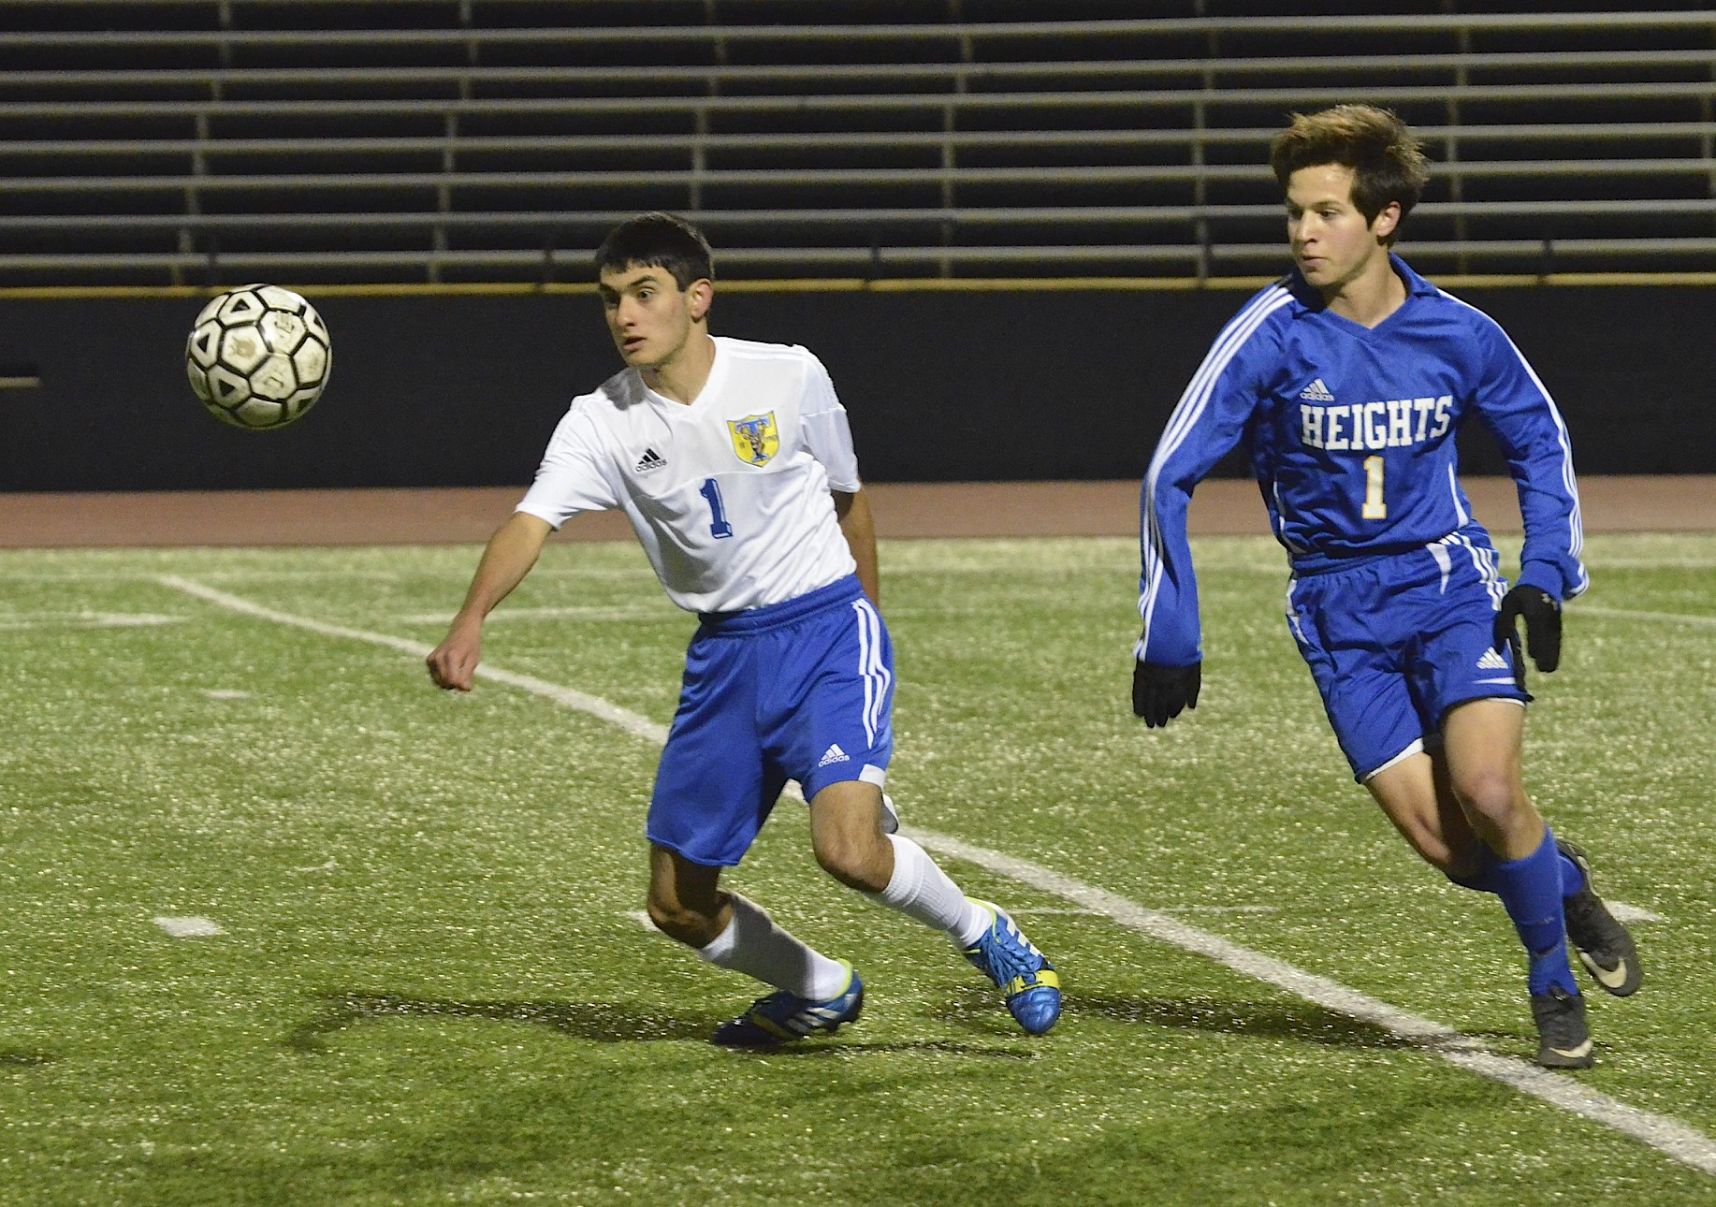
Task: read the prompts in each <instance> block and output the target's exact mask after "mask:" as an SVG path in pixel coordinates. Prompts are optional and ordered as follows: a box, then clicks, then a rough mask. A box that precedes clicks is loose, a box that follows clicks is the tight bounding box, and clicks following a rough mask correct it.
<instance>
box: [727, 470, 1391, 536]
mask: <svg viewBox="0 0 1716 1207" xmlns="http://www.w3.org/2000/svg"><path fill="white" fill-rule="evenodd" d="M1371 460H1372V461H1380V460H1382V458H1381V457H1372V458H1371ZM1380 480H1381V478H1380V475H1379V476H1378V481H1380ZM1378 489H1379V490H1380V489H1381V488H1380V487H1378ZM698 493H699V494H701V495H702V496H703V497H704V498H705V499H707V500H708V501H709V535H710V536H712V537H714V538H716V539H717V540H719V539H720V538H722V537H724V536H732V535H733V525H731V524H729V523H728V522H727V511H726V508H724V507H722V506H721V484H720V483H719V482H717V481H716V480H715V479H714V478H705V479H703V485H702V486H701V487H699V488H698Z"/></svg>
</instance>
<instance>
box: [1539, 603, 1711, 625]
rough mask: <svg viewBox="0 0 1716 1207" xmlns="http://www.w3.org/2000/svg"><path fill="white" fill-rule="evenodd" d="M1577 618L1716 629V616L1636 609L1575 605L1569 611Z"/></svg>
mask: <svg viewBox="0 0 1716 1207" xmlns="http://www.w3.org/2000/svg"><path fill="white" fill-rule="evenodd" d="M1569 610H1570V611H1571V612H1572V613H1573V614H1574V615H1575V616H1606V617H1612V618H1614V619H1616V620H1660V621H1662V622H1663V623H1665V624H1685V625H1691V626H1693V627H1694V628H1702V629H1708V628H1716V616H1694V615H1692V614H1691V613H1689V612H1641V611H1638V610H1637V609H1634V608H1599V607H1595V606H1593V605H1590V604H1582V603H1575V604H1573V605H1572V607H1571V608H1570V609H1569Z"/></svg>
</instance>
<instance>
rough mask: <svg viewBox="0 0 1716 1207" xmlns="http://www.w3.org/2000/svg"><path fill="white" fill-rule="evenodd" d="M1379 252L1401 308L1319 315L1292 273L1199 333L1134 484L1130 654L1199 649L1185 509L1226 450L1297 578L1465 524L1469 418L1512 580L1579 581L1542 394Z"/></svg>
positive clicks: (1566, 455)
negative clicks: (1459, 442) (1501, 523)
mask: <svg viewBox="0 0 1716 1207" xmlns="http://www.w3.org/2000/svg"><path fill="white" fill-rule="evenodd" d="M1391 259H1392V263H1393V266H1394V270H1395V272H1396V273H1398V274H1399V276H1400V278H1401V279H1402V281H1404V282H1405V284H1406V292H1407V297H1406V302H1405V304H1404V305H1402V306H1401V307H1400V308H1399V309H1398V310H1396V311H1395V312H1394V313H1393V314H1391V315H1389V317H1388V318H1386V319H1384V320H1383V321H1382V322H1381V323H1379V324H1378V325H1377V326H1376V327H1374V328H1366V327H1363V326H1360V325H1359V324H1357V323H1355V322H1352V321H1351V320H1349V319H1346V318H1343V317H1342V316H1340V315H1338V314H1334V313H1332V312H1330V311H1329V310H1327V309H1325V308H1324V306H1323V304H1322V301H1321V299H1320V298H1319V297H1318V295H1317V293H1316V291H1315V290H1313V289H1311V288H1310V287H1309V286H1308V285H1306V283H1305V282H1304V280H1303V278H1301V277H1300V276H1299V274H1298V273H1297V272H1293V273H1291V274H1289V275H1288V276H1286V277H1284V278H1282V279H1281V280H1280V281H1278V282H1277V283H1276V284H1274V285H1271V286H1269V287H1268V288H1267V289H1264V290H1262V291H1261V292H1259V293H1258V294H1256V295H1255V296H1254V297H1252V299H1251V300H1250V301H1249V302H1247V303H1246V305H1245V306H1244V307H1243V308H1242V309H1241V310H1240V311H1239V313H1238V314H1237V315H1236V316H1235V317H1234V318H1233V320H1232V321H1231V322H1229V323H1228V325H1227V326H1226V327H1225V328H1223V329H1222V332H1221V334H1220V335H1219V336H1217V337H1216V341H1215V343H1214V345H1213V346H1212V347H1211V349H1210V351H1209V354H1208V355H1207V356H1206V357H1205V358H1204V362H1203V364H1202V365H1200V366H1199V367H1198V371H1197V373H1196V374H1195V375H1194V376H1193V377H1192V381H1191V384H1190V385H1188V386H1187V387H1186V391H1185V393H1184V394H1183V395H1181V397H1180V401H1179V405H1178V406H1176V407H1175V409H1174V413H1173V415H1172V417H1170V418H1169V420H1168V426H1167V428H1166V429H1165V430H1164V431H1163V433H1162V438H1161V441H1160V443H1159V444H1158V445H1157V447H1156V454H1155V456H1154V457H1153V458H1152V459H1151V462H1150V470H1149V473H1148V474H1147V476H1146V477H1145V479H1144V487H1143V492H1142V500H1141V502H1142V513H1143V514H1142V522H1141V525H1140V542H1139V543H1140V545H1141V548H1142V553H1143V573H1142V575H1141V577H1140V579H1139V600H1138V610H1139V613H1140V614H1141V616H1142V617H1143V621H1144V635H1143V637H1142V638H1141V639H1140V641H1139V644H1138V656H1139V657H1140V658H1142V659H1143V660H1144V661H1147V662H1153V663H1159V664H1162V665H1166V666H1185V665H1188V664H1190V663H1192V662H1196V661H1199V660H1200V659H1201V658H1202V656H1203V654H1202V650H1201V647H1200V637H1199V626H1198V589H1197V580H1196V577H1195V576H1194V575H1193V573H1192V561H1191V550H1190V547H1189V545H1188V544H1187V540H1186V508H1187V505H1188V504H1189V503H1190V501H1191V496H1192V490H1193V488H1194V487H1195V486H1196V485H1197V484H1198V483H1199V482H1200V481H1202V480H1203V478H1204V475H1206V474H1208V473H1209V472H1210V470H1211V469H1212V468H1214V466H1215V464H1216V463H1217V462H1218V461H1220V460H1221V459H1222V457H1224V456H1225V455H1227V453H1229V452H1230V451H1232V450H1233V449H1234V448H1235V447H1236V446H1238V445H1240V444H1242V443H1243V444H1244V446H1245V448H1246V450H1247V452H1248V453H1249V455H1250V460H1251V465H1252V470H1253V472H1254V474H1255V475H1256V478H1257V484H1258V486H1259V488H1260V489H1261V490H1262V492H1263V501H1264V505H1265V506H1266V507H1267V508H1268V511H1269V520H1270V525H1271V528H1272V529H1273V531H1274V533H1275V536H1276V539H1278V540H1279V541H1280V542H1281V544H1282V545H1283V546H1284V547H1285V548H1286V550H1287V553H1288V556H1289V560H1290V561H1291V562H1292V565H1293V567H1294V569H1295V570H1296V571H1300V572H1307V573H1314V572H1316V571H1318V570H1322V569H1327V568H1328V567H1329V566H1331V565H1334V564H1339V563H1344V562H1346V561H1348V560H1349V559H1352V558H1357V557H1371V556H1379V555H1387V554H1394V553H1401V552H1405V551H1407V550H1411V549H1418V548H1423V547H1424V546H1425V545H1427V544H1430V543H1431V542H1434V541H1436V540H1439V539H1440V538H1442V537H1444V536H1446V535H1447V534H1449V533H1450V532H1454V531H1457V530H1459V529H1461V528H1466V527H1468V526H1470V525H1473V524H1474V523H1475V521H1474V520H1473V519H1472V515H1471V507H1470V505H1469V503H1468V501H1467V499H1466V494H1465V491H1463V490H1462V489H1461V488H1460V483H1459V480H1458V478H1457V476H1456V472H1455V471H1456V461H1457V454H1456V451H1455V445H1454V434H1455V432H1456V430H1457V429H1458V428H1459V426H1460V424H1461V423H1462V422H1464V420H1465V419H1466V417H1467V415H1469V414H1472V413H1474V412H1475V413H1476V414H1477V416H1478V418H1479V419H1481V420H1482V421H1483V422H1484V424H1485V426H1487V427H1488V428H1489V429H1490V431H1491V432H1492V433H1493V434H1494V436H1495V438H1496V441H1497V443H1498V444H1499V446H1500V448H1501V450H1502V453H1503V455H1504V456H1505V457H1506V459H1507V464H1508V468H1509V470H1510V472H1511V473H1512V475H1513V478H1514V481H1515V482H1516V484H1517V485H1518V489H1519V502H1520V512H1521V515H1522V517H1523V519H1524V521H1525V548H1524V551H1523V554H1522V556H1521V559H1520V561H1521V570H1520V577H1519V581H1520V582H1521V583H1526V584H1530V585H1532V586H1535V587H1539V588H1541V589H1542V590H1544V591H1547V592H1548V593H1549V594H1551V595H1553V596H1554V597H1556V598H1557V599H1562V598H1571V597H1572V596H1575V595H1577V594H1579V593H1580V592H1581V591H1583V590H1584V589H1585V587H1586V586H1587V584H1588V582H1589V580H1588V578H1587V577H1586V573H1585V567H1584V565H1583V564H1582V563H1581V561H1580V552H1581V549H1582V547H1583V545H1584V533H1583V530H1582V528H1581V524H1580V515H1579V492H1578V487H1577V485H1576V484H1575V482H1574V479H1573V452H1572V447H1571V445H1570V443H1569V441H1568V438H1567V428H1566V425H1565V424H1563V423H1562V421H1561V414H1560V412H1559V411H1557V410H1556V407H1555V403H1554V400H1553V399H1551V398H1550V396H1549V392H1548V390H1546V389H1545V388H1544V386H1543V383H1542V382H1541V381H1539V380H1538V378H1537V374H1536V373H1534V372H1533V371H1532V368H1531V366H1530V365H1529V364H1527V363H1526V360H1525V358H1524V357H1523V356H1522V355H1520V352H1519V349H1517V348H1515V347H1514V346H1513V343H1512V341H1511V340H1509V339H1508V337H1507V334H1506V333H1505V332H1504V331H1503V330H1502V329H1501V327H1500V325H1499V324H1497V323H1496V322H1495V320H1494V319H1492V318H1490V317H1489V316H1488V315H1486V314H1484V313H1483V312H1482V311H1480V310H1478V309H1476V308H1475V307H1473V306H1470V305H1467V304H1466V303H1465V302H1462V301H1460V300H1459V299H1458V298H1455V297H1453V296H1451V295H1450V294H1447V293H1444V292H1443V291H1442V290H1440V289H1438V288H1437V287H1436V286H1434V285H1432V284H1431V283H1430V282H1428V281H1426V280H1425V279H1424V278H1422V277H1420V276H1419V275H1418V274H1417V273H1415V272H1413V271H1412V270H1411V269H1410V268H1408V267H1407V266H1406V264H1405V263H1404V262H1403V261H1401V260H1400V259H1399V258H1398V257H1392V258H1391Z"/></svg>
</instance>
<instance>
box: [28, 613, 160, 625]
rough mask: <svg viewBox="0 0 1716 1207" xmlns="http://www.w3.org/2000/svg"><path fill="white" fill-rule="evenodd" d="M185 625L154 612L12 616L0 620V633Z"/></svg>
mask: <svg viewBox="0 0 1716 1207" xmlns="http://www.w3.org/2000/svg"><path fill="white" fill-rule="evenodd" d="M184 623H185V617H183V616H162V615H158V614H156V613H153V612H14V613H12V614H11V615H9V616H0V629H141V628H152V627H154V626H156V625H163V624H184Z"/></svg>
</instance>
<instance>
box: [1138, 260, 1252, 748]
mask: <svg viewBox="0 0 1716 1207" xmlns="http://www.w3.org/2000/svg"><path fill="white" fill-rule="evenodd" d="M1285 302H1286V294H1285V293H1284V292H1283V291H1281V290H1279V289H1274V290H1266V291H1264V293H1262V294H1259V295H1258V296H1257V297H1256V298H1254V299H1252V301H1251V303H1250V304H1249V305H1248V306H1247V307H1246V308H1245V309H1243V310H1241V312H1240V314H1239V316H1238V317H1237V318H1236V319H1235V320H1234V321H1233V322H1231V323H1229V324H1228V326H1227V328H1226V329H1225V330H1223V332H1222V333H1221V335H1219V336H1218V337H1217V338H1216V342H1215V344H1214V346H1213V347H1212V348H1211V350H1210V352H1209V354H1208V355H1207V356H1206V357H1205V358H1204V362H1203V364H1202V365H1200V366H1199V368H1198V371H1197V373H1195V374H1194V375H1193V377H1192V382H1191V384H1190V385H1189V386H1187V387H1186V391H1185V393H1184V394H1182V395H1181V396H1180V401H1179V404H1178V405H1177V406H1176V407H1175V408H1174V413H1173V415H1172V416H1171V417H1170V418H1169V420H1168V425H1167V427H1166V428H1165V429H1164V431H1163V434H1162V438H1161V440H1160V442H1159V443H1158V444H1157V446H1156V452H1155V454H1154V455H1153V456H1152V457H1151V458H1150V469H1149V471H1148V472H1147V473H1146V474H1145V477H1144V485H1143V488H1142V489H1141V491H1140V492H1139V504H1140V512H1141V516H1140V522H1139V550H1140V553H1141V555H1142V557H1141V561H1142V570H1141V573H1140V574H1139V578H1138V615H1139V618H1140V619H1141V620H1142V621H1143V632H1142V634H1141V635H1140V636H1139V638H1138V642H1137V644H1136V645H1134V646H1133V650H1132V656H1133V668H1132V711H1133V713H1134V714H1136V715H1137V716H1140V717H1143V718H1144V723H1145V724H1146V725H1148V726H1149V727H1151V728H1155V727H1157V726H1160V725H1166V724H1167V723H1168V722H1169V721H1171V720H1172V719H1173V718H1175V717H1177V716H1179V715H1180V713H1181V711H1183V710H1184V709H1187V708H1196V707H1197V704H1198V691H1199V689H1200V687H1201V686H1202V682H1203V648H1202V637H1201V633H1200V630H1199V623H1198V584H1197V576H1196V575H1195V574H1194V573H1193V572H1192V549H1191V543H1190V541H1189V540H1188V539H1187V535H1186V512H1187V510H1188V509H1189V507H1190V506H1191V501H1192V491H1193V489H1195V488H1196V486H1197V484H1198V483H1199V482H1201V481H1203V479H1204V476H1205V475H1206V474H1208V473H1209V472H1210V470H1212V469H1214V468H1215V466H1216V463H1217V462H1218V461H1220V460H1221V459H1222V458H1223V457H1224V456H1226V455H1227V454H1228V453H1229V452H1230V451H1232V450H1233V449H1234V448H1235V447H1236V446H1238V444H1239V442H1240V440H1241V439H1242V438H1243V436H1244V434H1245V427H1246V424H1247V422H1248V421H1249V420H1250V418H1251V414H1252V411H1253V409H1254V408H1255V407H1256V404H1257V398H1258V397H1259V390H1260V387H1259V381H1260V374H1261V372H1262V371H1263V369H1264V368H1265V366H1267V365H1268V364H1269V363H1270V357H1271V355H1272V354H1273V353H1274V351H1275V350H1276V347H1277V343H1278V339H1277V337H1276V336H1275V335H1274V334H1273V332H1272V330H1271V328H1270V327H1269V326H1268V325H1267V324H1266V323H1264V322H1263V320H1265V319H1266V318H1267V317H1268V315H1269V313H1270V312H1271V310H1272V309H1274V308H1278V307H1279V306H1281V305H1283V304H1285Z"/></svg>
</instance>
